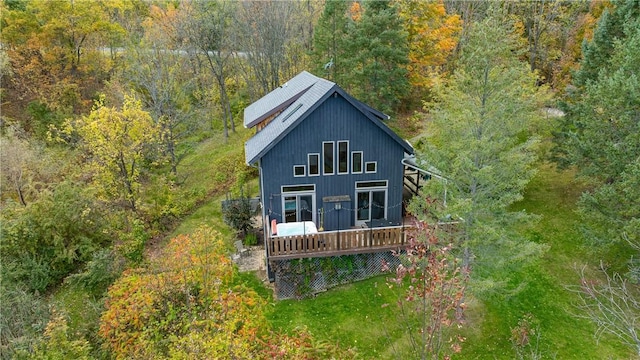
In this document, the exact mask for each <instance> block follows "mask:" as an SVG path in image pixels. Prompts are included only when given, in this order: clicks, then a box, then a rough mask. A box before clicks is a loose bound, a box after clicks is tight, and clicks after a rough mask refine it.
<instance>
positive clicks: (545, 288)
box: [269, 165, 633, 359]
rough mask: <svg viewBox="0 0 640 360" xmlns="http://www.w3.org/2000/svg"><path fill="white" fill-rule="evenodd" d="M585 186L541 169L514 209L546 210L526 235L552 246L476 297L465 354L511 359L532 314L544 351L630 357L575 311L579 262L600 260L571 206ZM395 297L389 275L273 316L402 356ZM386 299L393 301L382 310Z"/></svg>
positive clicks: (376, 352) (285, 326) (365, 350)
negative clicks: (573, 288) (512, 289)
mask: <svg viewBox="0 0 640 360" xmlns="http://www.w3.org/2000/svg"><path fill="white" fill-rule="evenodd" d="M582 190H583V187H582V186H581V185H580V184H577V183H576V182H575V181H574V177H573V173H572V172H569V171H564V172H558V171H556V170H555V169H554V168H552V167H551V166H548V165H543V166H541V167H540V171H539V173H538V175H537V176H536V177H535V178H534V179H533V181H532V182H531V184H530V185H529V187H528V189H527V191H526V194H525V199H524V200H523V201H522V202H520V203H518V204H517V205H516V206H514V210H522V209H524V210H526V211H527V212H529V213H533V214H538V215H540V216H541V218H540V221H539V222H538V223H537V224H536V225H534V226H532V227H530V228H526V229H522V230H521V231H522V233H523V235H524V236H526V237H528V238H529V239H531V240H533V241H537V242H540V243H544V244H547V245H549V251H548V252H547V253H546V254H545V256H544V257H543V258H542V259H541V260H540V261H538V262H536V263H535V264H534V265H532V266H529V267H527V268H526V269H523V270H522V271H521V272H519V273H514V274H512V282H513V285H524V286H523V288H522V291H520V292H518V293H517V294H514V295H510V296H506V295H505V296H499V295H495V296H494V297H492V298H488V299H484V300H483V301H479V300H477V299H470V301H469V304H470V305H469V309H468V311H467V325H466V326H465V328H464V329H463V334H464V336H465V337H466V338H467V340H466V341H465V343H464V344H463V350H462V352H461V353H460V354H458V355H457V356H455V358H459V359H513V358H515V356H516V354H515V352H514V350H513V348H512V345H511V342H510V336H511V329H512V328H513V327H515V326H516V325H517V324H518V320H520V319H521V318H522V317H523V316H525V315H527V314H530V315H531V316H532V317H533V319H534V321H533V322H534V324H535V325H536V326H537V328H538V330H539V334H540V342H539V346H538V353H539V354H541V355H543V358H548V359H550V358H555V359H608V358H611V359H628V358H633V355H632V353H631V352H630V351H628V350H627V349H626V348H624V347H623V346H622V345H620V344H618V343H617V342H616V341H615V339H612V338H611V337H606V336H605V337H604V338H601V339H600V341H599V342H597V341H596V340H595V339H594V337H593V333H594V326H593V324H591V323H590V322H589V321H587V320H583V319H578V318H576V317H575V316H574V314H575V312H576V310H575V308H574V307H573V305H572V304H573V303H574V302H575V300H576V298H575V295H574V294H572V293H570V292H568V291H567V290H566V289H565V286H566V285H568V284H576V283H577V281H578V275H577V274H576V272H575V270H574V269H575V266H581V265H582V264H586V263H590V264H594V263H595V259H594V258H593V255H590V254H591V253H590V252H589V251H587V250H585V249H584V248H583V240H582V237H581V236H580V233H579V232H578V230H577V225H578V218H577V216H576V214H575V213H574V211H573V209H574V206H575V202H576V200H577V198H578V197H579V195H580V193H581V192H582ZM395 296H396V295H394V294H393V293H392V292H390V291H389V290H388V289H387V288H386V287H385V279H384V277H377V278H374V279H370V280H367V281H363V282H359V283H355V284H351V285H348V286H344V287H340V288H337V289H332V290H330V291H328V292H326V293H323V294H320V295H318V296H317V297H316V298H313V299H308V300H302V301H295V300H286V301H278V302H275V303H274V306H273V311H272V312H271V313H270V315H269V317H270V320H271V322H272V323H273V325H274V326H275V327H276V328H279V329H282V330H284V331H290V330H291V329H293V328H295V327H299V326H306V327H307V328H308V329H309V330H310V331H311V333H313V334H314V335H315V336H317V337H318V338H320V339H322V340H326V341H332V342H339V343H340V344H342V345H345V346H350V347H355V348H357V350H358V353H359V354H360V355H361V356H362V358H365V359H369V358H397V357H399V356H396V355H397V354H398V352H396V351H394V350H393V348H392V345H397V346H400V347H401V346H402V345H400V344H402V343H403V341H404V340H403V337H402V332H401V330H402V329H401V327H400V325H398V322H397V321H396V320H395V319H396V317H395V315H394V314H393V313H392V311H393V309H394V308H395V307H394V306H393V302H394V299H395ZM385 302H388V303H391V304H392V306H389V307H387V308H382V304H383V303H385Z"/></svg>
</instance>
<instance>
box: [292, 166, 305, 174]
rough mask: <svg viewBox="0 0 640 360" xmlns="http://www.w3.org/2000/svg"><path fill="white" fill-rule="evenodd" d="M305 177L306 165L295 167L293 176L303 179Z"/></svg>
mask: <svg viewBox="0 0 640 360" xmlns="http://www.w3.org/2000/svg"><path fill="white" fill-rule="evenodd" d="M304 175H305V166H304V165H293V176H294V177H301V176H304Z"/></svg>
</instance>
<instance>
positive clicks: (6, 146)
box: [0, 129, 38, 206]
mask: <svg viewBox="0 0 640 360" xmlns="http://www.w3.org/2000/svg"><path fill="white" fill-rule="evenodd" d="M37 155H38V154H37V151H35V150H34V149H33V148H32V147H31V146H30V144H29V143H28V142H27V141H26V140H24V139H21V138H19V137H18V136H16V135H15V132H14V131H13V130H12V129H9V131H8V134H7V136H2V137H0V158H2V164H0V174H1V175H2V182H0V185H1V186H2V188H3V190H4V191H3V195H4V196H3V197H5V196H6V192H7V191H10V192H11V193H14V194H15V195H16V196H17V199H18V200H19V202H20V204H22V205H23V206H27V198H28V194H27V193H28V192H29V188H30V187H31V185H32V181H33V180H34V179H33V177H34V176H35V173H36V171H35V170H36V169H35V166H34V165H35V163H36V158H37Z"/></svg>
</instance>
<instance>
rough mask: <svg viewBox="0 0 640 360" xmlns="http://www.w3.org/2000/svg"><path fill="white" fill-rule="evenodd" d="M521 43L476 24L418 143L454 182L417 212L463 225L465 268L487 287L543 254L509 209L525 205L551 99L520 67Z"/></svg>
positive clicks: (487, 23) (493, 23)
mask: <svg viewBox="0 0 640 360" xmlns="http://www.w3.org/2000/svg"><path fill="white" fill-rule="evenodd" d="M517 44H518V40H517V34H515V33H514V32H513V31H511V30H509V29H508V28H507V27H506V26H505V24H504V21H503V19H502V18H500V17H498V16H496V15H493V16H491V17H489V18H487V19H485V20H483V21H481V22H478V23H476V24H474V26H473V27H472V29H470V32H469V34H468V37H467V38H465V39H464V47H463V48H462V53H461V58H460V60H459V63H458V68H457V69H456V71H455V72H454V73H453V75H452V77H451V79H450V81H449V84H448V86H446V87H444V88H440V89H439V90H440V92H439V102H438V104H436V106H435V108H434V109H433V113H432V115H433V117H432V121H431V122H430V123H428V127H427V130H426V131H427V134H428V135H427V136H426V137H425V140H426V141H424V142H422V144H418V149H419V150H420V151H421V153H419V156H420V158H422V159H424V162H425V163H426V164H427V166H428V167H433V168H434V169H436V170H435V171H437V172H440V175H441V176H443V177H445V178H446V179H447V180H446V183H445V182H440V181H438V180H435V179H434V180H433V181H430V182H429V183H428V185H427V186H426V187H425V188H426V193H427V194H428V195H431V196H432V197H433V198H438V197H441V194H442V190H443V189H442V187H443V186H447V190H448V197H447V202H446V205H445V204H443V203H442V202H439V203H437V204H439V207H434V206H428V207H426V208H425V206H424V205H423V204H422V203H420V202H414V204H413V205H412V206H413V208H414V211H413V212H414V213H416V214H424V213H425V212H427V213H428V214H431V215H430V216H433V217H435V220H436V221H440V220H443V219H445V218H449V217H451V216H453V217H456V218H458V219H459V220H460V222H461V223H460V225H459V226H461V228H462V230H463V231H462V234H463V238H462V242H463V243H462V248H463V249H464V251H465V254H464V264H463V265H464V266H465V267H466V266H470V265H472V264H475V267H474V271H473V274H474V275H476V276H477V278H478V279H482V280H489V279H493V280H496V279H498V278H499V276H501V275H505V269H509V268H510V267H511V266H514V265H515V264H516V263H518V262H520V261H522V262H523V263H524V262H526V260H527V259H533V258H535V255H536V254H539V253H540V252H541V250H542V246H540V245H537V244H533V243H530V242H527V241H525V240H523V239H520V238H518V237H516V236H515V235H514V234H512V233H510V231H509V229H510V227H511V226H512V225H513V224H514V223H519V222H521V221H523V220H525V219H527V218H529V217H528V216H527V215H526V214H525V213H523V212H511V211H509V206H510V205H512V204H513V203H515V202H516V201H518V200H520V199H522V192H523V190H524V187H525V186H526V185H527V183H528V182H529V180H530V179H531V177H532V176H533V175H534V174H535V169H534V168H533V164H534V162H535V160H536V152H535V150H536V146H537V144H538V140H537V137H536V136H535V133H533V131H535V129H536V127H537V122H538V121H539V119H540V113H539V109H540V107H541V106H542V105H543V104H544V102H545V101H546V100H547V99H548V98H549V94H548V92H547V91H546V89H545V88H544V87H538V86H536V81H537V77H536V74H535V73H532V72H531V71H530V69H529V67H528V65H527V64H526V63H523V62H521V61H520V60H519V55H520V53H521V48H520V47H519V46H518V45H517ZM420 147H422V149H420ZM493 280H491V281H489V282H488V283H487V285H491V284H492V281H493Z"/></svg>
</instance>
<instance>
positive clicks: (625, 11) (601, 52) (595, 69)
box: [573, 0, 640, 88]
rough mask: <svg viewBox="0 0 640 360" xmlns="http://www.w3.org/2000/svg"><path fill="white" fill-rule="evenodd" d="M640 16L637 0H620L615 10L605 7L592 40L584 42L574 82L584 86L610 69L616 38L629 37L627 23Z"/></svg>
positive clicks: (639, 5)
mask: <svg viewBox="0 0 640 360" xmlns="http://www.w3.org/2000/svg"><path fill="white" fill-rule="evenodd" d="M638 16H640V4H639V3H638V1H637V0H619V1H616V2H615V8H614V9H613V11H609V9H605V11H604V13H603V14H602V17H601V18H600V21H599V22H598V27H597V28H596V29H595V31H594V33H593V39H592V40H591V41H590V42H584V43H583V44H582V54H583V60H582V62H581V63H580V69H579V70H578V71H576V73H575V74H574V79H575V81H574V82H573V84H574V85H575V86H577V87H579V88H583V87H584V86H585V85H586V84H587V83H588V82H589V81H595V80H596V79H597V77H598V73H599V72H600V71H608V63H609V60H610V59H611V56H612V55H613V53H614V49H615V47H614V44H615V43H616V40H622V41H624V39H625V38H626V37H627V34H626V32H625V30H624V27H625V24H628V23H633V22H634V21H635V20H634V19H637V18H638Z"/></svg>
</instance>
